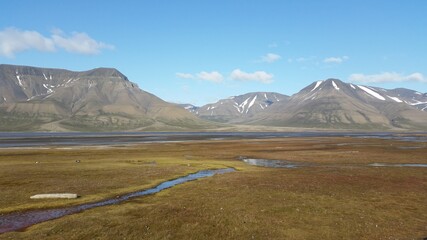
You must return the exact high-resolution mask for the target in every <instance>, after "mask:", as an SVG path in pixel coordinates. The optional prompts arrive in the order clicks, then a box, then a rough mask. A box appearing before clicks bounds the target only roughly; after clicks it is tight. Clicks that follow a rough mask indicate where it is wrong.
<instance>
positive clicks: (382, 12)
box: [0, 0, 427, 105]
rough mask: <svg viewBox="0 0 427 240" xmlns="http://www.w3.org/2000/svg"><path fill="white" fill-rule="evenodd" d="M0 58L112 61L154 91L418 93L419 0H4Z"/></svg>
mask: <svg viewBox="0 0 427 240" xmlns="http://www.w3.org/2000/svg"><path fill="white" fill-rule="evenodd" d="M1 5H2V7H1V8H0V63H5V64H18V65H30V66H39V67H51V68H64V69H70V70H76V71H83V70H89V69H92V68H96V67H114V68H117V69H118V70H119V71H121V72H122V73H123V74H125V75H126V76H128V78H129V79H130V80H131V81H133V82H136V83H137V84H138V85H139V86H140V88H141V89H143V90H145V91H148V92H151V93H153V94H155V95H157V96H159V97H161V98H162V99H164V100H167V101H173V102H180V103H193V104H196V105H202V104H206V103H208V102H215V101H216V100H219V99H221V98H226V97H229V96H233V95H239V94H244V93H247V92H252V91H274V92H279V93H283V94H287V95H291V94H294V93H296V92H298V91H299V90H300V89H301V88H303V87H305V86H306V85H308V84H310V83H312V82H314V81H317V80H322V79H326V78H339V79H341V80H343V81H346V82H353V83H356V84H364V85H371V86H379V87H384V88H396V87H405V88H410V89H414V90H417V91H420V92H427V27H426V26H427V16H426V13H427V1H424V0H411V1H404V0H401V1H397V0H389V1H387V0H384V1H380V0H372V1H369V0H359V1H342V0H341V1H338V0H337V1H335V0H334V1H332V0H322V1H316V0H311V1H285V0H277V1H272V0H263V1H251V0H245V1H243V0H242V1H233V0H215V1H213V0H212V1H210V0H206V1H200V0H199V1H196V0H180V1H166V0H156V1H144V0H140V1H114V0H112V1H97V0H91V1H79V0H73V1H23V0H21V1H3V2H2V4H1Z"/></svg>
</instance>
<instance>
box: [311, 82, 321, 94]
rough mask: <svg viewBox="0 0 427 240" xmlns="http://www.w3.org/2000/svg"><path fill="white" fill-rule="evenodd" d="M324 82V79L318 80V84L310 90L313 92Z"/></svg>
mask: <svg viewBox="0 0 427 240" xmlns="http://www.w3.org/2000/svg"><path fill="white" fill-rule="evenodd" d="M322 82H323V81H317V82H316V86H314V88H313V89H311V91H310V92H313V91H314V90H315V89H316V88H318V87H319V86H320V84H322Z"/></svg>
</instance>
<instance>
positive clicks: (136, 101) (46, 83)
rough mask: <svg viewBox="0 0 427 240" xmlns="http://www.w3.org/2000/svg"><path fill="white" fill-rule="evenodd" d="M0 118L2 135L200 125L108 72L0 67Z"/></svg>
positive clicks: (116, 72) (124, 79) (120, 77)
mask: <svg viewBox="0 0 427 240" xmlns="http://www.w3.org/2000/svg"><path fill="white" fill-rule="evenodd" d="M0 117H1V119H0V122H1V123H2V124H1V128H2V129H1V130H3V131H4V130H14V129H15V130H63V129H68V130H92V131H98V130H127V129H145V128H149V129H150V128H152V129H162V128H165V129H168V128H172V129H174V128H186V127H192V128H194V127H196V128H197V127H202V126H203V125H204V124H205V123H204V122H203V121H201V120H199V119H197V118H196V117H195V116H193V115H191V114H189V113H188V112H187V111H185V110H183V109H182V108H179V107H177V106H175V105H173V104H170V103H167V102H165V101H163V100H161V99H160V98H158V97H156V96H154V95H152V94H150V93H148V92H145V91H143V90H141V89H139V87H138V86H137V85H136V84H135V83H132V82H130V81H129V80H128V79H127V77H126V76H124V75H123V74H122V73H120V72H119V71H117V70H116V69H111V68H98V69H93V70H90V71H84V72H73V71H68V70H63V69H47V68H36V67H27V66H13V65H0ZM11 128H12V129H11Z"/></svg>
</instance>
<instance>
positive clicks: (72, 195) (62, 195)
mask: <svg viewBox="0 0 427 240" xmlns="http://www.w3.org/2000/svg"><path fill="white" fill-rule="evenodd" d="M77 197H78V196H77V194H75V193H47V194H36V195H34V196H31V197H30V198H31V199H45V198H68V199H71V198H77Z"/></svg>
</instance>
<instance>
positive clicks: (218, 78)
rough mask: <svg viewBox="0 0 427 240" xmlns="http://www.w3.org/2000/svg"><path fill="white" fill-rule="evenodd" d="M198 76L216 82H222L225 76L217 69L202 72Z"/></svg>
mask: <svg viewBox="0 0 427 240" xmlns="http://www.w3.org/2000/svg"><path fill="white" fill-rule="evenodd" d="M197 78H199V79H201V80H205V81H210V82H215V83H220V82H222V81H223V80H224V77H223V76H222V74H221V73H219V72H217V71H213V72H205V71H203V72H200V73H198V74H197Z"/></svg>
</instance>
